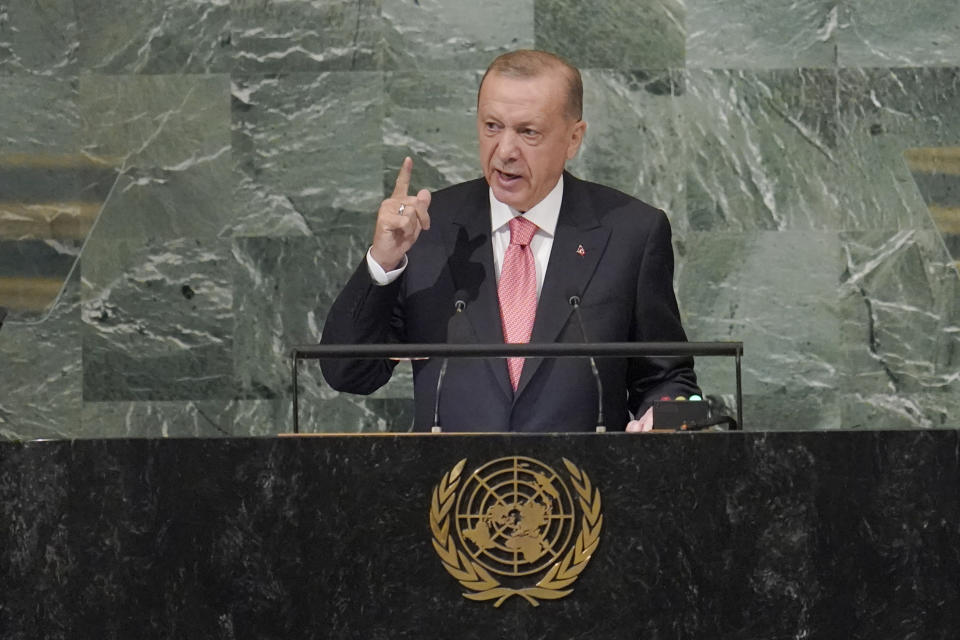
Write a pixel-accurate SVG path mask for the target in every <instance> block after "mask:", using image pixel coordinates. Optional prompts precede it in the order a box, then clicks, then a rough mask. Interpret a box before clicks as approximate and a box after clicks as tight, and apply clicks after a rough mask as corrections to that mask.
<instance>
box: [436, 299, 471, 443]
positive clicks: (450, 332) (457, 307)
mask: <svg viewBox="0 0 960 640" xmlns="http://www.w3.org/2000/svg"><path fill="white" fill-rule="evenodd" d="M466 308H467V292H466V291H464V290H463V289H458V290H457V292H456V293H455V294H454V295H453V315H452V316H451V317H450V321H449V322H448V323H447V343H448V344H457V343H462V342H466V340H464V336H465V333H464V331H463V327H462V322H463V320H462V317H463V312H464V311H465V310H466ZM447 360H449V358H444V359H443V363H442V364H441V365H440V375H438V376H437V392H436V394H435V395H434V399H433V427H431V429H430V431H432V432H433V433H439V432H441V431H442V430H443V429H442V428H441V427H440V389H441V388H442V387H443V376H444V375H446V373H447Z"/></svg>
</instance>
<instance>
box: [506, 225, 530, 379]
mask: <svg viewBox="0 0 960 640" xmlns="http://www.w3.org/2000/svg"><path fill="white" fill-rule="evenodd" d="M536 232H537V225H535V224H533V223H532V222H530V221H529V220H527V219H526V218H524V217H523V216H514V217H513V219H512V220H510V246H508V247H507V251H506V253H504V255H503V268H502V269H501V270H500V282H499V283H498V284H497V295H498V296H499V298H500V322H501V324H502V325H503V340H504V342H506V343H508V344H510V343H526V342H530V334H531V333H532V332H533V320H534V318H535V317H536V315H537V268H536V265H535V263H534V261H533V252H532V251H530V240H531V239H532V238H533V234H534V233H536ZM507 369H508V370H509V371H510V382H511V384H513V390H514V391H516V390H517V385H518V384H519V382H520V372H521V371H522V370H523V358H507Z"/></svg>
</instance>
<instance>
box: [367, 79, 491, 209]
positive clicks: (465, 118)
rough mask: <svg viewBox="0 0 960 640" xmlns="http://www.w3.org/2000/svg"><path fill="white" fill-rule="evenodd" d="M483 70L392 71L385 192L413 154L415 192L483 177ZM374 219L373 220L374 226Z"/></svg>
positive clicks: (387, 91) (387, 86) (386, 122)
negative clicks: (479, 130) (480, 105)
mask: <svg viewBox="0 0 960 640" xmlns="http://www.w3.org/2000/svg"><path fill="white" fill-rule="evenodd" d="M481 76H482V72H478V71H438V72H429V71H410V72H404V71H392V72H388V73H387V74H386V78H385V82H384V114H383V116H384V117H383V123H382V132H381V133H382V140H383V158H384V162H383V179H382V192H381V193H380V194H378V196H377V199H376V202H375V203H373V202H371V203H370V204H371V205H372V206H370V208H369V209H368V210H369V211H370V214H369V215H371V216H372V215H373V214H375V212H376V211H377V208H378V207H379V204H380V200H381V199H382V198H383V196H384V194H389V193H391V192H392V191H393V185H394V182H395V181H396V179H397V171H399V169H400V164H401V163H402V162H403V158H404V156H410V157H412V158H413V177H412V178H411V181H410V187H411V193H413V192H415V191H416V190H419V189H430V190H431V191H433V190H436V189H442V188H443V187H447V186H450V185H452V184H456V183H458V182H463V181H464V180H472V179H474V178H479V177H480V176H482V175H483V172H482V170H481V169H480V161H479V156H478V153H477V129H476V118H477V87H478V86H479V84H480V78H481ZM372 222H373V219H372V218H371V219H370V223H371V224H372Z"/></svg>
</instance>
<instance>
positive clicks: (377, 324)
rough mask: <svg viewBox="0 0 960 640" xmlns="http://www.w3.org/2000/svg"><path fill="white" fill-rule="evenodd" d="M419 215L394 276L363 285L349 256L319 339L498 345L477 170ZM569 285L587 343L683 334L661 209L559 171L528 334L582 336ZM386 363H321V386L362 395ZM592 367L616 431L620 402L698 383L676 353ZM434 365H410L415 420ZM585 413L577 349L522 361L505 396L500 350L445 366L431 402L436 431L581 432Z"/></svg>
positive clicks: (584, 372)
mask: <svg viewBox="0 0 960 640" xmlns="http://www.w3.org/2000/svg"><path fill="white" fill-rule="evenodd" d="M430 218H431V227H430V230H429V231H424V232H423V233H421V234H420V237H419V239H418V240H417V242H416V244H415V245H414V246H413V247H412V248H411V250H410V252H409V253H408V256H407V257H408V259H409V262H408V266H407V268H406V271H405V272H404V273H403V275H402V276H401V277H400V278H399V279H398V280H397V281H396V282H394V283H392V284H390V285H388V286H385V287H381V286H377V285H375V284H373V282H372V281H371V279H370V276H369V273H368V270H367V266H366V261H365V260H364V261H362V262H361V264H360V265H359V266H358V268H357V270H356V271H355V272H354V274H353V276H352V277H351V278H350V280H349V282H348V283H347V284H346V286H345V287H344V289H343V291H342V292H341V293H340V295H339V296H338V297H337V299H336V301H335V302H334V304H333V306H332V307H331V308H330V311H329V314H328V315H327V321H326V325H325V326H324V330H323V338H322V342H323V343H325V344H360V343H390V342H421V343H422V342H427V343H443V342H448V341H452V342H478V343H500V342H503V332H502V329H501V324H500V315H499V305H498V301H497V284H496V276H495V271H494V262H493V248H492V243H491V240H490V205H489V198H488V187H487V183H486V181H485V180H484V179H482V178H481V179H479V180H473V181H471V182H466V183H463V184H459V185H455V186H453V187H449V188H446V189H443V190H441V191H438V192H436V193H434V194H433V199H432V202H431V204H430ZM580 247H582V248H583V250H582V251H578V249H579V248H580ZM581 254H582V255H581ZM458 295H459V296H465V300H466V301H467V307H466V310H465V312H464V313H463V314H460V315H458V316H457V317H456V318H453V319H451V318H452V316H453V315H454V301H455V299H456V297H458ZM572 295H579V296H580V297H581V299H582V306H581V313H582V315H583V321H584V326H585V328H586V332H587V337H588V338H589V339H590V341H591V342H627V341H682V340H686V336H685V334H684V332H683V328H682V327H681V325H680V314H679V311H678V309H677V302H676V298H675V296H674V292H673V248H672V246H671V243H670V224H669V222H668V221H667V217H666V215H665V214H664V213H663V212H662V211H660V210H658V209H655V208H653V207H651V206H649V205H647V204H644V203H643V202H640V201H639V200H636V199H635V198H632V197H630V196H627V195H625V194H623V193H620V192H619V191H615V190H613V189H610V188H608V187H604V186H601V185H598V184H594V183H590V182H585V181H582V180H578V179H576V178H574V177H573V176H571V175H570V174H568V173H564V189H563V202H562V204H561V207H560V217H559V219H558V222H557V228H556V234H555V236H554V242H553V248H552V250H551V253H550V261H549V264H548V266H547V273H546V277H545V279H544V283H543V288H542V290H541V293H540V299H539V303H538V306H537V316H536V321H535V324H534V327H533V335H532V337H531V341H532V342H554V341H557V342H583V340H584V338H583V334H582V332H581V329H580V325H579V323H578V322H577V321H576V318H575V317H573V316H572V308H571V306H570V304H569V302H568V300H569V298H570V296H572ZM464 316H465V317H464ZM394 365H395V363H393V362H389V361H374V360H356V361H344V360H340V361H332V360H328V361H324V362H322V363H321V366H322V371H323V374H324V377H325V378H326V380H327V382H328V383H329V384H330V385H331V386H332V387H333V388H335V389H337V390H340V391H347V392H351V393H361V394H366V393H371V392H373V391H375V390H376V389H378V388H379V387H380V386H382V385H383V384H385V383H386V382H387V380H388V379H389V378H390V374H391V373H392V371H393V366H394ZM597 366H598V368H599V369H600V375H601V378H602V380H603V389H604V404H605V411H606V421H607V426H608V428H610V429H623V428H624V426H625V425H626V422H627V421H628V420H629V415H628V413H627V411H628V409H629V410H631V411H633V412H635V413H636V412H639V411H642V410H645V409H646V407H648V406H649V405H650V404H651V403H652V402H653V401H654V400H657V399H659V398H660V397H661V396H664V395H669V396H676V395H690V394H691V393H699V392H700V391H699V389H698V388H697V386H696V376H695V375H694V372H693V360H692V359H689V358H682V359H666V358H665V359H659V358H636V359H629V360H627V359H615V358H602V359H598V360H597ZM439 369H440V362H439V361H435V360H431V361H417V362H414V363H413V371H414V395H415V405H416V410H415V419H414V428H415V429H416V430H428V429H429V428H430V426H431V425H432V424H433V407H434V401H435V389H436V381H437V376H438V373H439ZM596 419H597V391H596V383H595V381H594V379H593V377H592V374H591V372H590V366H589V362H588V361H587V360H586V359H580V358H558V359H542V358H541V359H535V358H528V359H527V360H526V362H525V363H524V367H523V373H522V375H521V378H520V384H519V388H518V389H517V391H516V393H514V391H513V390H512V389H511V386H510V382H509V378H508V375H507V366H506V362H505V361H504V360H502V359H491V360H479V359H462V360H451V361H450V364H449V365H448V369H447V373H446V377H445V378H444V384H443V390H442V392H441V402H440V422H441V424H442V425H443V428H444V430H445V431H588V430H590V431H592V430H593V428H594V426H595V425H596Z"/></svg>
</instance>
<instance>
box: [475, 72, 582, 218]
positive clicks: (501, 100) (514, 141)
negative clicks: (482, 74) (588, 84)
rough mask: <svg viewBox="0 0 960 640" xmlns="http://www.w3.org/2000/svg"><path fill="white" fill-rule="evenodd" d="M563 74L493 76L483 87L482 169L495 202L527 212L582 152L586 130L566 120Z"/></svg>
mask: <svg viewBox="0 0 960 640" xmlns="http://www.w3.org/2000/svg"><path fill="white" fill-rule="evenodd" d="M566 104H567V82H566V79H565V78H564V76H563V74H562V73H561V72H560V71H549V72H547V73H544V74H543V75H541V76H539V77H535V78H510V77H506V76H502V75H499V74H497V73H490V74H488V75H487V77H486V79H485V80H484V81H483V86H482V87H481V88H480V99H479V102H478V104H477V137H478V139H479V140H480V164H481V166H482V167H483V175H484V176H485V177H486V179H487V183H488V184H489V185H490V187H491V188H492V189H493V195H494V196H496V198H497V200H499V201H500V202H503V203H505V204H508V205H510V206H511V207H513V208H515V209H517V210H519V211H527V210H529V209H530V208H532V207H533V206H534V205H536V204H537V203H538V202H540V201H541V200H543V199H544V198H545V197H546V195H547V194H548V193H550V190H551V189H553V188H554V187H555V186H556V185H557V181H558V180H559V179H560V175H561V174H562V173H563V167H564V164H565V163H566V161H567V160H569V159H571V158H573V156H575V155H576V154H577V150H578V149H579V148H580V142H581V141H582V140H583V134H584V132H585V131H586V128H587V125H586V123H585V122H583V121H582V120H580V121H574V120H573V119H572V118H570V117H569V116H567V115H566V113H565V108H566Z"/></svg>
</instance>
